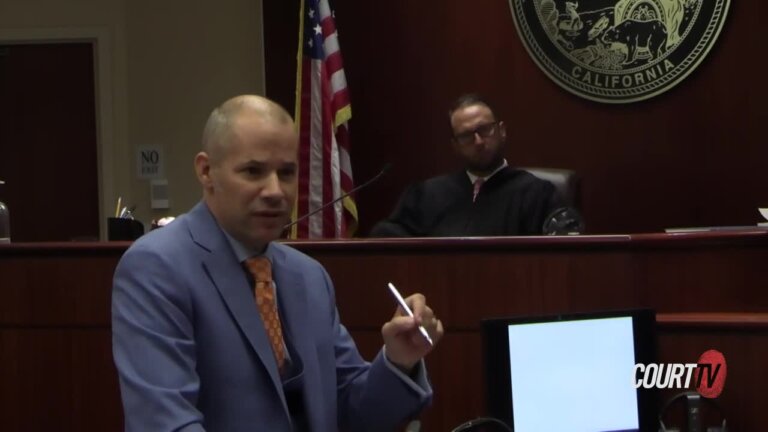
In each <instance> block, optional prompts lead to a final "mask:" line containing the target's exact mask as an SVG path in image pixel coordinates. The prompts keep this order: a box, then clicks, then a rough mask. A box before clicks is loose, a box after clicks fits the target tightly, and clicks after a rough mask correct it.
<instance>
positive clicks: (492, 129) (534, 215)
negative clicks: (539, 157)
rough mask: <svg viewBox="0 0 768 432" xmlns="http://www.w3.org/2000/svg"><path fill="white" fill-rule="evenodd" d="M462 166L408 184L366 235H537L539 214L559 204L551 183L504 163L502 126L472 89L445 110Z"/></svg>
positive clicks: (540, 227) (541, 221) (541, 222)
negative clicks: (392, 209)
mask: <svg viewBox="0 0 768 432" xmlns="http://www.w3.org/2000/svg"><path fill="white" fill-rule="evenodd" d="M448 115H449V118H450V123H451V129H452V130H453V137H452V139H451V141H452V145H453V149H454V150H455V151H456V153H457V154H458V155H459V157H460V158H461V159H462V160H463V162H464V169H463V170H462V171H459V172H456V173H453V174H447V175H442V176H438V177H434V178H430V179H428V180H426V181H423V182H419V183H416V184H412V185H410V186H409V187H408V188H407V189H406V190H405V192H404V193H403V195H402V196H401V198H400V201H399V202H398V203H397V206H396V207H395V210H394V211H393V212H392V215H391V216H390V217H389V218H388V219H386V220H383V221H381V222H379V223H378V224H376V226H374V228H373V230H372V231H371V236H372V237H456V236H507V235H539V234H542V226H543V224H544V220H545V218H546V217H547V216H548V215H549V214H550V213H552V211H554V210H555V209H557V208H560V207H562V206H563V201H562V199H561V197H560V196H559V195H558V194H557V192H556V189H555V187H554V185H552V184H551V183H550V182H547V181H545V180H541V179H539V178H537V177H535V176H534V175H533V174H530V173H528V172H527V171H523V170H520V169H516V168H513V167H511V166H509V164H508V163H507V160H506V159H504V150H505V148H506V138H507V131H506V126H505V124H504V122H503V121H500V120H499V119H498V118H497V117H496V114H495V112H494V111H493V109H492V108H491V106H490V105H489V104H488V103H487V102H486V101H484V100H483V99H482V98H480V97H479V96H478V95H475V94H468V95H464V96H461V97H460V98H459V99H457V100H456V102H455V103H454V104H453V106H452V107H451V109H450V110H449V112H448Z"/></svg>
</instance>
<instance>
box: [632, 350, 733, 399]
mask: <svg viewBox="0 0 768 432" xmlns="http://www.w3.org/2000/svg"><path fill="white" fill-rule="evenodd" d="M727 375H728V367H727V364H726V362H725V356H723V354H722V353H721V352H720V351H717V350H709V351H705V352H704V353H703V354H702V355H701V356H700V357H699V361H698V362H696V363H648V364H644V363H638V364H636V365H635V367H634V368H633V373H632V384H633V385H634V386H635V388H640V387H643V388H647V389H650V388H660V389H690V388H691V386H693V387H695V389H696V391H697V392H699V394H700V395H702V396H703V397H705V398H710V399H714V398H716V397H718V396H720V393H722V392H723V387H725V378H726V376H727Z"/></svg>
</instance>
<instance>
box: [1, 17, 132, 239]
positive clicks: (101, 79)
mask: <svg viewBox="0 0 768 432" xmlns="http://www.w3.org/2000/svg"><path fill="white" fill-rule="evenodd" d="M74 42H80V43H83V42H86V43H90V44H91V45H92V46H93V48H94V50H93V54H94V56H93V61H94V65H93V67H94V86H95V87H96V88H95V89H94V93H95V95H96V100H95V101H94V103H95V108H96V110H95V113H96V119H95V120H96V154H97V155H98V156H97V167H96V169H97V173H98V182H99V184H98V191H99V192H98V199H99V205H98V208H99V238H100V239H101V240H102V241H103V240H106V238H107V233H106V225H107V223H106V221H107V217H108V216H110V215H111V213H112V212H114V210H113V209H112V210H110V209H111V208H112V203H114V202H117V198H116V195H115V185H114V182H115V174H116V173H115V170H114V166H113V162H112V161H113V160H114V143H115V136H114V128H115V125H114V120H115V117H114V98H113V97H114V95H113V88H114V87H113V74H112V65H113V63H112V54H113V53H112V37H111V33H110V31H109V29H108V28H106V27H88V28H40V29H37V28H30V29H0V44H2V45H22V44H50V43H54V44H55V43H74Z"/></svg>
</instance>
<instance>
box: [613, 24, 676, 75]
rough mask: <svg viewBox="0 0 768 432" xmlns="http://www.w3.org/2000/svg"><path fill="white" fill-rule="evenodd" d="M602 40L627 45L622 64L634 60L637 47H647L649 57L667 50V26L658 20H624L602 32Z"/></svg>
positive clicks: (655, 56) (654, 57) (653, 57)
mask: <svg viewBox="0 0 768 432" xmlns="http://www.w3.org/2000/svg"><path fill="white" fill-rule="evenodd" d="M602 39H603V42H605V43H611V42H618V43H622V44H624V45H626V46H627V58H626V60H624V64H630V63H632V62H634V61H635V57H636V56H637V49H638V48H641V47H646V48H648V51H650V52H651V59H656V58H657V57H658V56H660V55H662V54H664V52H666V50H667V27H666V26H665V25H664V23H662V22H661V21H659V20H653V21H635V20H626V21H624V22H622V23H620V24H619V25H616V26H613V27H611V28H609V29H608V30H606V31H605V33H603V37H602Z"/></svg>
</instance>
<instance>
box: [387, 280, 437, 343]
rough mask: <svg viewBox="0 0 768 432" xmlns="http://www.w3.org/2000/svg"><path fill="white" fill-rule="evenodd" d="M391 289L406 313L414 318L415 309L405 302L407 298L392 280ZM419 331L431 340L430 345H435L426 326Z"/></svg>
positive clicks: (420, 327)
mask: <svg viewBox="0 0 768 432" xmlns="http://www.w3.org/2000/svg"><path fill="white" fill-rule="evenodd" d="M388 286H389V290H390V291H392V295H393V296H395V299H397V303H399V304H400V307H401V308H403V310H404V311H405V313H407V314H408V316H409V317H411V318H413V311H411V308H409V307H408V305H407V304H405V299H403V296H401V295H400V292H399V291H397V288H395V286H394V285H392V282H389V283H388ZM419 331H420V332H421V334H422V335H424V337H425V338H426V339H427V342H429V344H430V345H434V343H433V342H432V338H431V337H429V333H427V329H425V328H424V326H421V325H420V326H419Z"/></svg>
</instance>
